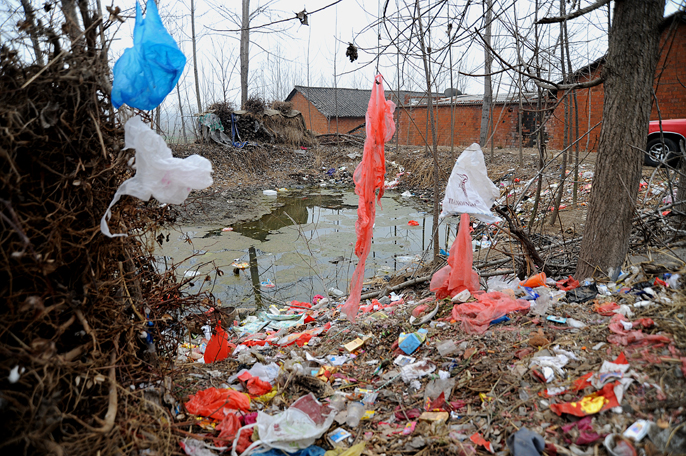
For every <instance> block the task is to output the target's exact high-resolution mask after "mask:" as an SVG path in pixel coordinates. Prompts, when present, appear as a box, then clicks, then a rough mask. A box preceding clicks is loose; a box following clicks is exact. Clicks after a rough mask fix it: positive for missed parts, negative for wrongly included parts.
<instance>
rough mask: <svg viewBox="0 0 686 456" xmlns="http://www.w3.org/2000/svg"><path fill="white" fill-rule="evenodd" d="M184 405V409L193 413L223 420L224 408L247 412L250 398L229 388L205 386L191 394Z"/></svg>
mask: <svg viewBox="0 0 686 456" xmlns="http://www.w3.org/2000/svg"><path fill="white" fill-rule="evenodd" d="M185 405H186V410H188V412H189V413H192V414H193V415H200V416H207V417H210V418H214V419H215V420H223V419H224V416H225V415H226V414H225V413H224V409H228V410H243V411H244V412H247V411H248V409H249V408H250V398H249V397H248V396H246V395H245V394H243V393H239V392H238V391H235V390H231V389H218V388H207V389H206V390H202V391H198V392H197V393H196V394H194V395H193V396H191V397H190V399H189V400H188V402H186V404H185Z"/></svg>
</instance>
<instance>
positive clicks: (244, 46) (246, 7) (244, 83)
mask: <svg viewBox="0 0 686 456" xmlns="http://www.w3.org/2000/svg"><path fill="white" fill-rule="evenodd" d="M249 51H250V0H243V16H242V23H241V45H240V56H241V107H243V106H245V102H246V101H248V63H249V62H248V55H249Z"/></svg>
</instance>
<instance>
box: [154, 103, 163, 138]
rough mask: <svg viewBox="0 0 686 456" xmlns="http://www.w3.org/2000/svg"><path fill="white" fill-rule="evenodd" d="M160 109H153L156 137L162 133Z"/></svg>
mask: <svg viewBox="0 0 686 456" xmlns="http://www.w3.org/2000/svg"><path fill="white" fill-rule="evenodd" d="M160 117H161V115H160V107H159V106H158V107H156V108H155V133H157V134H158V135H159V134H161V133H162V126H161V125H160Z"/></svg>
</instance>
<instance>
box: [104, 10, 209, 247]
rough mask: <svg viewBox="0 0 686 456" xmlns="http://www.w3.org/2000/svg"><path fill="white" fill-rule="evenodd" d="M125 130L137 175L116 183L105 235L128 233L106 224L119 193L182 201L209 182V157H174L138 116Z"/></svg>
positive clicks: (106, 215)
mask: <svg viewBox="0 0 686 456" xmlns="http://www.w3.org/2000/svg"><path fill="white" fill-rule="evenodd" d="M152 3H154V2H152ZM124 131H125V146H124V149H131V148H133V149H136V161H135V164H134V165H133V166H134V168H135V169H136V174H135V176H133V177H132V178H130V179H127V180H125V181H124V182H123V183H122V184H121V185H120V186H119V188H118V189H117V192H116V193H115V194H114V197H113V198H112V202H111V203H110V205H109V206H108V208H107V210H106V211H105V214H104V215H103V216H102V219H101V220H100V231H102V233H103V234H104V235H105V236H108V237H119V236H127V235H126V234H124V233H122V234H112V233H110V228H109V226H107V221H108V220H109V219H110V217H112V212H111V209H112V206H114V205H115V204H116V203H117V201H119V199H120V198H121V197H122V196H124V195H131V196H135V197H136V198H138V199H140V200H143V201H148V200H150V198H151V197H153V198H155V199H156V200H157V201H159V202H160V203H163V204H181V203H183V202H184V201H185V200H186V198H187V197H188V194H189V193H190V192H191V190H201V189H204V188H207V187H209V186H210V185H212V163H211V162H210V161H209V160H208V159H206V158H204V157H201V156H199V155H191V156H190V157H186V158H176V157H173V156H172V151H171V149H169V147H167V144H166V143H165V142H164V139H162V137H161V136H160V135H158V134H157V133H155V132H154V131H152V130H151V129H150V127H149V126H148V125H146V124H145V123H143V120H141V118H140V117H139V116H135V117H132V118H131V119H129V120H128V122H126V125H124Z"/></svg>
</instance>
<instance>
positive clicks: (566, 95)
mask: <svg viewBox="0 0 686 456" xmlns="http://www.w3.org/2000/svg"><path fill="white" fill-rule="evenodd" d="M565 14H566V11H565V0H560V17H564V16H565ZM566 28H567V21H563V22H560V66H561V68H562V80H563V81H564V83H568V82H569V81H568V80H567V74H568V73H567V66H566V65H567V62H568V61H569V54H567V56H566V59H565V50H566V49H569V46H565V37H566V34H565V30H566ZM565 60H566V61H567V62H566V61H565ZM562 96H563V97H564V109H565V123H564V134H563V138H562V166H561V169H560V185H559V186H558V188H557V189H556V190H557V194H556V196H555V202H554V204H555V206H554V208H553V214H552V217H550V226H555V222H556V221H557V217H558V215H559V213H560V204H561V203H562V195H563V194H564V191H565V180H566V178H567V145H568V144H569V137H570V136H571V131H570V130H571V128H570V123H571V116H570V112H569V93H567V92H565V93H564V94H563V95H562Z"/></svg>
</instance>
